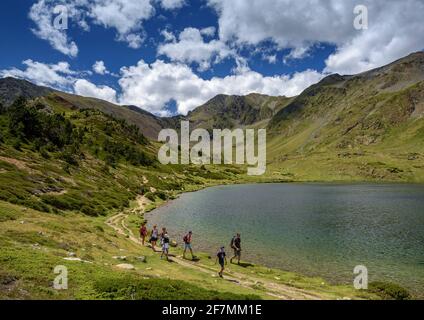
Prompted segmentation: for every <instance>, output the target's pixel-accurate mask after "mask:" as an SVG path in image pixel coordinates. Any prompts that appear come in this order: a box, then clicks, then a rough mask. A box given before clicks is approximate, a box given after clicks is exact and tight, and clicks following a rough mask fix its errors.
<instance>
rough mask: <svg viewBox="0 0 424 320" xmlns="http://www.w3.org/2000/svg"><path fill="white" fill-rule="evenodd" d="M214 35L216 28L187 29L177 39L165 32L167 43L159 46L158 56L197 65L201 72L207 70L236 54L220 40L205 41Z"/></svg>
mask: <svg viewBox="0 0 424 320" xmlns="http://www.w3.org/2000/svg"><path fill="white" fill-rule="evenodd" d="M214 33H215V29H214V28H213V29H212V28H205V29H202V30H199V29H196V28H185V29H184V30H183V31H182V32H181V33H180V34H179V35H178V39H177V38H176V37H175V36H174V35H173V34H172V33H170V32H169V31H163V32H162V34H163V35H164V37H165V40H166V42H165V43H163V44H161V45H159V47H158V54H159V55H166V56H167V57H168V58H169V59H170V60H171V61H176V62H183V63H187V64H191V63H196V64H197V65H198V66H199V70H200V71H204V70H207V69H208V68H209V67H210V65H211V63H217V62H220V61H222V59H225V58H226V57H229V56H231V55H234V54H235V53H234V51H233V50H231V49H230V48H228V47H227V45H226V44H225V43H223V42H222V41H220V40H211V41H209V42H205V41H204V39H203V35H209V36H210V35H213V34H214Z"/></svg>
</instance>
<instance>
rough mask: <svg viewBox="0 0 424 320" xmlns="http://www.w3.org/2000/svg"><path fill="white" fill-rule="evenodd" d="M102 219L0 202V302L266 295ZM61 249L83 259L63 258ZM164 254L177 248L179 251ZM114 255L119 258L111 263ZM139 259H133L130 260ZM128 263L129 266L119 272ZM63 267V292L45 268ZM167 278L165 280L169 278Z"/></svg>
mask: <svg viewBox="0 0 424 320" xmlns="http://www.w3.org/2000/svg"><path fill="white" fill-rule="evenodd" d="M104 222H105V218H104V217H98V218H92V217H86V216H83V215H81V214H78V213H72V212H68V213H63V214H61V215H57V214H46V213H41V212H38V211H35V210H32V209H26V208H23V207H20V206H16V205H12V204H9V203H6V202H0V246H1V248H2V249H1V250H0V262H1V263H0V299H8V298H18V299H21V298H24V299H37V298H38V299H102V298H104V299H131V298H137V299H198V298H202V299H249V298H265V299H272V298H273V297H272V296H270V295H268V294H267V293H266V292H268V291H269V290H265V288H263V286H261V281H258V282H257V283H256V284H255V285H252V286H251V287H250V288H249V287H244V286H240V285H238V284H236V283H233V282H231V281H226V280H222V279H219V278H217V277H216V274H215V272H216V270H217V267H216V265H214V264H213V261H212V260H210V259H208V257H207V255H204V254H201V255H200V258H201V262H200V263H201V264H202V265H204V266H206V267H209V268H210V270H211V271H210V273H205V272H200V271H197V270H195V269H192V268H186V267H184V266H180V265H179V264H177V263H169V262H165V261H163V260H160V257H159V255H158V254H154V253H153V252H152V250H151V249H148V248H142V247H140V246H139V245H137V244H135V243H133V242H131V241H129V240H128V238H127V237H125V236H123V235H119V234H117V232H115V231H114V230H113V229H111V228H109V227H108V226H106V225H105V223H104ZM69 252H74V253H75V254H76V256H77V257H80V258H81V259H83V260H86V261H90V262H91V263H84V262H77V261H66V260H64V258H65V257H67V256H68V253H69ZM172 252H177V253H180V250H179V249H172ZM114 256H126V257H127V258H126V260H125V261H118V260H116V259H114V258H113V257H114ZM140 256H144V257H146V261H147V262H141V261H139V260H138V259H137V257H140ZM119 263H131V264H133V265H134V266H135V268H136V270H132V271H127V270H120V269H118V268H116V267H115V265H117V264H119ZM56 265H64V266H66V267H68V269H69V289H68V290H63V291H57V290H54V289H53V288H52V281H53V280H54V278H55V277H56V275H55V274H54V273H53V269H54V267H55V266H56ZM228 269H229V270H231V271H232V272H237V273H240V274H244V275H245V277H246V278H249V277H252V276H254V277H255V278H258V279H262V281H263V282H266V281H273V282H275V283H277V284H278V283H280V284H287V285H289V286H292V287H296V288H302V289H305V290H307V292H309V293H311V294H314V295H316V296H317V297H321V298H327V299H333V298H343V297H351V298H378V296H376V295H374V294H371V293H366V292H359V291H355V290H354V289H353V288H351V286H331V285H328V284H326V283H325V282H324V281H323V280H321V279H319V278H305V277H302V276H300V275H296V274H293V273H287V272H283V271H280V270H271V269H267V268H264V267H260V266H251V267H247V268H243V267H238V266H233V265H232V266H229V267H228ZM170 280H172V281H170Z"/></svg>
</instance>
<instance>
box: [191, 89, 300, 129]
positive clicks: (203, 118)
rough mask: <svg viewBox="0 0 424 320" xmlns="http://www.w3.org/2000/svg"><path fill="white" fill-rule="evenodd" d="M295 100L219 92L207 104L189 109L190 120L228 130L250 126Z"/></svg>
mask: <svg viewBox="0 0 424 320" xmlns="http://www.w3.org/2000/svg"><path fill="white" fill-rule="evenodd" d="M291 100H292V99H290V98H286V97H270V96H266V95H260V94H249V95H247V96H228V95H223V94H221V95H217V96H216V97H214V98H212V99H211V100H209V101H208V102H206V103H205V104H204V105H202V106H199V107H198V108H196V109H194V110H193V111H191V112H189V113H188V115H187V119H189V120H190V122H192V123H193V127H201V128H205V129H224V128H229V129H231V128H234V127H240V126H241V127H243V126H250V125H253V124H255V123H258V122H261V121H264V120H269V119H271V118H272V117H273V115H274V114H275V113H277V112H278V111H279V110H281V109H282V108H284V107H285V106H286V105H287V104H288V103H289V102H290V101H291Z"/></svg>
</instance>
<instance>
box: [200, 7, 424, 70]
mask: <svg viewBox="0 0 424 320" xmlns="http://www.w3.org/2000/svg"><path fill="white" fill-rule="evenodd" d="M208 4H209V5H210V6H211V7H212V8H214V9H215V10H216V12H217V14H218V24H219V37H220V39H221V41H224V42H230V41H231V42H234V43H236V44H238V45H239V46H257V45H259V44H261V43H262V42H264V41H272V42H273V43H275V44H276V45H277V46H278V48H279V49H280V50H281V49H292V51H291V53H290V54H289V55H288V56H287V57H286V60H287V59H296V58H303V57H304V56H305V54H308V50H309V49H310V48H311V47H312V46H313V45H315V44H319V43H328V44H332V45H335V46H336V48H337V49H336V52H335V53H334V54H332V55H331V56H330V57H329V58H328V60H327V68H326V71H327V72H338V73H358V72H362V71H365V70H369V69H371V68H374V67H379V66H382V65H384V64H387V63H389V62H391V61H393V60H395V59H398V58H401V57H403V56H405V55H407V54H409V53H411V52H413V51H419V50H422V49H423V48H424V24H423V23H422V21H423V18H422V14H423V12H424V1H422V0H405V1H398V0H363V1H361V2H360V3H358V1H356V0H343V1H339V0H304V1H298V0H279V1H275V0H261V1H255V0H232V1H226V0H208ZM359 4H361V5H365V6H366V7H367V9H368V19H369V28H368V29H367V30H357V29H355V28H354V25H353V21H354V19H355V17H356V15H355V14H354V8H355V7H356V6H357V5H359Z"/></svg>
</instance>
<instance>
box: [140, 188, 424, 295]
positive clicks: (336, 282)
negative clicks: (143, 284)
mask: <svg viewBox="0 0 424 320" xmlns="http://www.w3.org/2000/svg"><path fill="white" fill-rule="evenodd" d="M286 183H290V184H307V185H333V186H334V185H383V186H385V185H387V186H389V185H392V186H393V185H418V186H422V187H424V183H406V182H401V183H394V182H367V181H364V182H356V181H355V182H345V181H341V182H326V181H320V182H310V181H308V182H303V181H290V182H289V181H284V182H275V181H266V182H264V181H256V182H253V181H246V182H244V181H238V182H234V181H229V183H218V184H211V185H204V186H201V187H199V188H197V189H195V190H189V191H186V190H184V191H180V192H178V193H177V194H176V195H175V198H173V199H168V200H166V201H163V202H160V203H157V202H154V203H153V204H154V207H152V208H150V209H149V210H148V211H146V212H144V214H143V218H144V219H145V221H146V222H147V223H149V220H150V219H149V218H150V217H151V216H152V215H154V214H155V213H154V211H155V210H156V209H160V208H161V207H163V206H167V205H170V204H171V203H172V202H173V201H174V200H178V199H179V198H180V197H181V196H182V195H183V194H186V193H187V194H189V193H194V192H198V191H202V190H206V189H209V188H215V187H220V186H222V187H225V186H229V187H230V186H238V185H257V184H286ZM178 244H179V247H180V248H181V246H180V242H179V241H178ZM203 250H204V248H203ZM230 251H231V250H230ZM199 253H200V254H206V255H207V254H208V253H207V252H205V251H199ZM244 262H245V263H247V262H248V260H244ZM249 264H250V263H249ZM251 264H252V266H253V265H254V266H258V267H263V268H268V269H272V270H277V271H280V272H284V273H294V274H297V275H299V276H300V277H306V278H317V277H318V278H322V279H325V281H326V282H327V283H328V284H330V285H334V286H339V285H341V286H343V285H348V282H347V281H343V280H340V279H329V278H327V277H325V276H323V275H322V274H319V273H302V272H298V271H291V270H288V269H284V268H282V267H278V266H275V265H273V264H272V263H271V264H266V263H257V262H252V263H251ZM376 281H377V282H383V283H393V284H395V285H398V286H401V287H402V288H407V290H408V291H409V292H413V294H414V295H415V296H417V297H424V292H423V293H420V292H419V291H417V290H415V289H414V288H410V287H409V286H406V285H405V287H404V285H403V284H399V282H398V281H390V280H382V281H380V280H376Z"/></svg>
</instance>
